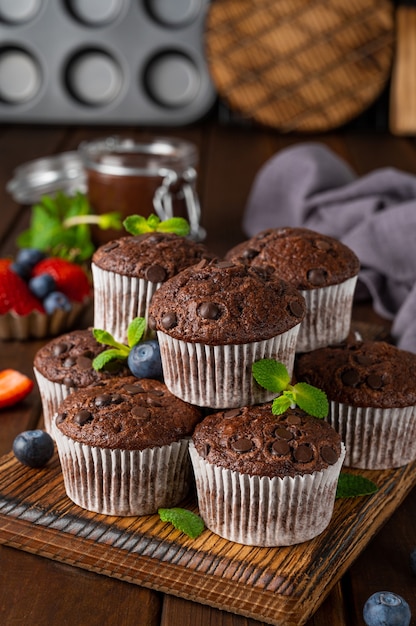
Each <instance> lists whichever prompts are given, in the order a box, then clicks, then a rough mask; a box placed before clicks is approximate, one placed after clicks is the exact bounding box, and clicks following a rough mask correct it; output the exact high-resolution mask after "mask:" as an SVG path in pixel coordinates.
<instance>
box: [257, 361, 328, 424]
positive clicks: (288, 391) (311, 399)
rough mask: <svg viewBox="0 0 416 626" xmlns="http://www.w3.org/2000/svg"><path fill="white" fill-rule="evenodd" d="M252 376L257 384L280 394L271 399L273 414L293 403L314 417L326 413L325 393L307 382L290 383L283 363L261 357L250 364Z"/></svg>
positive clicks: (280, 412)
mask: <svg viewBox="0 0 416 626" xmlns="http://www.w3.org/2000/svg"><path fill="white" fill-rule="evenodd" d="M252 373H253V377H254V379H255V380H256V382H258V384H259V385H261V386H262V387H264V388H265V389H267V390H268V391H272V392H273V393H278V394H280V395H279V396H278V397H277V398H275V399H274V400H273V403H272V413H273V415H281V414H282V413H284V412H285V411H287V409H288V408H289V407H291V406H293V405H295V404H297V405H298V407H300V408H301V409H302V410H303V411H305V412H306V413H309V415H313V416H314V417H319V418H323V417H326V416H327V415H328V411H329V404H328V398H327V396H326V393H325V392H324V391H322V390H321V389H318V388H317V387H313V386H312V385H309V384H308V383H303V382H301V383H296V384H295V385H291V384H290V376H289V373H288V371H287V368H286V366H285V365H284V363H280V362H279V361H275V360H274V359H261V360H260V361H256V362H255V363H253V365H252Z"/></svg>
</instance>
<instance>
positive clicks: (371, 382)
mask: <svg viewBox="0 0 416 626" xmlns="http://www.w3.org/2000/svg"><path fill="white" fill-rule="evenodd" d="M367 385H368V386H369V387H371V389H381V387H383V379H382V377H381V376H379V375H378V374H370V375H369V376H367Z"/></svg>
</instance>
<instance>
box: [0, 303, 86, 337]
mask: <svg viewBox="0 0 416 626" xmlns="http://www.w3.org/2000/svg"><path fill="white" fill-rule="evenodd" d="M90 301H91V299H90V298H86V299H85V300H84V301H83V302H72V308H71V310H70V311H62V310H58V311H55V313H53V314H52V315H46V313H41V312H40V311H32V312H31V313H29V314H28V315H17V314H16V313H14V312H13V311H10V312H9V313H5V314H4V315H0V339H2V340H13V339H18V340H19V341H24V340H26V339H42V338H43V337H56V336H57V335H61V334H63V333H64V332H66V331H68V330H70V329H71V328H74V326H75V324H76V323H77V321H78V319H79V318H80V317H81V315H82V313H83V312H84V311H85V309H86V308H87V306H88V305H89V303H90Z"/></svg>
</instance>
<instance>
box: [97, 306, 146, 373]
mask: <svg viewBox="0 0 416 626" xmlns="http://www.w3.org/2000/svg"><path fill="white" fill-rule="evenodd" d="M145 330H146V320H145V318H144V317H135V318H134V320H133V321H132V322H130V324H129V326H128V328H127V345H125V344H123V343H120V342H119V341H116V340H115V339H114V337H113V335H112V334H111V333H109V332H108V331H107V330H101V329H99V328H93V331H92V333H93V335H94V337H95V340H96V341H98V342H99V343H103V344H105V345H107V346H111V349H110V350H104V352H101V353H100V354H98V355H97V356H96V357H95V359H94V360H93V362H92V366H93V368H94V369H95V370H97V371H99V370H102V369H103V368H104V367H105V366H106V365H107V363H109V362H110V361H114V360H121V361H126V360H127V358H128V356H129V354H130V350H131V349H132V347H133V346H135V345H136V344H137V343H139V341H140V340H141V339H142V337H143V335H144V333H145Z"/></svg>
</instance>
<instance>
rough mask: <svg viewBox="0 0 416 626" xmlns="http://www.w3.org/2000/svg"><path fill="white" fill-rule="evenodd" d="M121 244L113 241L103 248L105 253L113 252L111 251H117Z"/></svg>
mask: <svg viewBox="0 0 416 626" xmlns="http://www.w3.org/2000/svg"><path fill="white" fill-rule="evenodd" d="M119 245H120V244H119V242H118V241H112V242H111V243H108V244H107V245H106V246H104V247H103V248H102V250H103V252H111V250H115V249H116V248H118V247H119Z"/></svg>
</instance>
